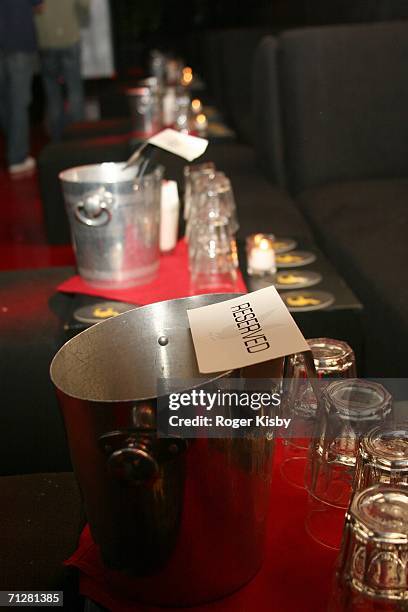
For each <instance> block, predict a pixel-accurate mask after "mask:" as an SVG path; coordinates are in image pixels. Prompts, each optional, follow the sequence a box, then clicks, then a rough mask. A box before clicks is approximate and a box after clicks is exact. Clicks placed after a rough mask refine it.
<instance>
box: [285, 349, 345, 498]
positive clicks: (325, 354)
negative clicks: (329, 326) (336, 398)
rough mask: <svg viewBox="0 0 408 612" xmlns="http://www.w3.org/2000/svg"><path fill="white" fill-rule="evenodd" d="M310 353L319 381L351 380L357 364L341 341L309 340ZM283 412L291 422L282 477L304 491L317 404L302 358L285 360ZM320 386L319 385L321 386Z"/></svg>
mask: <svg viewBox="0 0 408 612" xmlns="http://www.w3.org/2000/svg"><path fill="white" fill-rule="evenodd" d="M307 343H308V345H309V346H310V349H311V351H312V355H313V360H314V364H315V368H316V373H317V376H318V378H319V379H329V380H330V379H334V378H354V377H355V376H356V360H355V355H354V352H353V349H352V348H351V347H350V346H349V345H348V344H347V343H346V342H342V341H341V340H333V339H332V338H312V339H310V340H308V341H307ZM287 364H288V365H287V371H286V375H285V378H286V389H285V399H284V403H283V408H284V412H285V417H286V418H290V419H291V423H290V426H289V428H288V432H287V433H288V435H287V438H285V439H284V440H283V456H282V462H281V474H282V476H283V478H284V479H285V480H286V481H287V482H289V483H290V484H291V485H294V486H296V487H298V488H301V489H304V487H305V468H306V461H307V456H308V450H309V442H310V439H311V438H312V436H313V432H314V426H315V421H316V411H317V402H316V397H315V395H314V392H313V390H312V387H311V385H310V382H309V380H308V379H307V377H306V366H305V359H304V355H303V354H301V353H300V354H296V355H292V356H291V357H289V358H288V362H287ZM320 384H322V383H320Z"/></svg>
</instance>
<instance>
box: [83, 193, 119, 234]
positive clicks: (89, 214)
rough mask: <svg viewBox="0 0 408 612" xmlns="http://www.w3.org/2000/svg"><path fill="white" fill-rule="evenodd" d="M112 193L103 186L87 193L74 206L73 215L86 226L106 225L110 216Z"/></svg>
mask: <svg viewBox="0 0 408 612" xmlns="http://www.w3.org/2000/svg"><path fill="white" fill-rule="evenodd" d="M113 203H114V198H113V195H112V194H111V193H110V192H109V191H107V190H106V189H105V188H104V187H101V188H100V189H98V191H96V192H93V193H90V194H88V195H87V196H86V197H85V198H84V199H83V200H80V201H79V202H77V204H76V206H75V217H76V219H77V220H78V221H79V222H80V223H83V224H84V225H87V226H88V227H101V226H102V225H107V224H108V223H109V221H110V220H111V218H112V210H111V207H112V205H113Z"/></svg>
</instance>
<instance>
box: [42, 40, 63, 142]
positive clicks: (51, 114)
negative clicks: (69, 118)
mask: <svg viewBox="0 0 408 612" xmlns="http://www.w3.org/2000/svg"><path fill="white" fill-rule="evenodd" d="M61 59H62V54H61V51H60V50H59V49H44V50H43V51H41V72H42V79H43V83H44V89H45V94H46V96H47V121H48V129H49V131H50V135H51V138H52V140H59V139H60V138H61V135H62V131H63V129H64V98H63V94H62V87H61V82H60V79H61V77H62V76H63V66H62V61H61Z"/></svg>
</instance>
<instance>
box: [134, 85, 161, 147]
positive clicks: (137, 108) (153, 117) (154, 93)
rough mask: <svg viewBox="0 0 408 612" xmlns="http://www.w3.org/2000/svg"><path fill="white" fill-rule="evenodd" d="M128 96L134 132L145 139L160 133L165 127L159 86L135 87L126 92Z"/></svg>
mask: <svg viewBox="0 0 408 612" xmlns="http://www.w3.org/2000/svg"><path fill="white" fill-rule="evenodd" d="M147 80H148V79H146V81H147ZM149 80H151V79H149ZM126 95H127V98H128V100H129V105H130V114H131V118H132V129H133V131H134V132H136V133H137V134H139V135H140V136H143V137H144V138H147V137H149V136H152V135H153V134H156V133H157V132H159V131H160V130H161V129H162V127H163V110H162V104H163V103H162V96H161V94H160V91H159V89H158V87H157V85H156V86H154V85H149V86H139V87H133V88H130V89H127V90H126Z"/></svg>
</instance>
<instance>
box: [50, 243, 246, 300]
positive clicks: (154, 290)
mask: <svg viewBox="0 0 408 612" xmlns="http://www.w3.org/2000/svg"><path fill="white" fill-rule="evenodd" d="M58 291H61V292H63V293H85V294H86V295H94V296H98V297H102V298H106V299H109V300H119V301H120V302H127V303H129V304H138V305H142V306H145V305H146V304H152V303H153V302H161V301H162V300H172V299H175V298H181V297H187V296H189V295H191V291H190V273H189V270H188V252H187V245H186V243H185V241H184V240H180V241H179V242H178V244H177V246H176V248H175V249H174V251H173V252H172V253H169V254H167V255H162V256H161V258H160V268H159V273H158V276H157V277H156V278H155V280H154V281H153V282H151V283H149V284H148V285H140V286H138V287H130V288H129V289H105V288H104V289H102V288H100V287H92V286H91V285H89V284H88V283H87V282H85V281H84V280H83V279H82V278H81V277H80V276H73V277H72V278H69V279H68V280H66V281H64V282H63V283H61V285H59V287H58ZM234 291H235V292H237V293H246V292H247V289H246V287H245V283H244V281H243V279H242V276H241V274H240V273H239V274H238V280H237V283H236V287H235V288H234ZM216 292H217V291H215V290H214V291H213V292H212V293H216ZM219 292H220V293H227V292H226V291H225V289H223V288H220V290H219ZM206 293H207V292H206ZM228 293H229V292H228Z"/></svg>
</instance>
